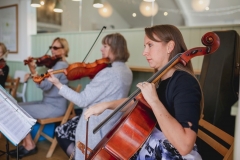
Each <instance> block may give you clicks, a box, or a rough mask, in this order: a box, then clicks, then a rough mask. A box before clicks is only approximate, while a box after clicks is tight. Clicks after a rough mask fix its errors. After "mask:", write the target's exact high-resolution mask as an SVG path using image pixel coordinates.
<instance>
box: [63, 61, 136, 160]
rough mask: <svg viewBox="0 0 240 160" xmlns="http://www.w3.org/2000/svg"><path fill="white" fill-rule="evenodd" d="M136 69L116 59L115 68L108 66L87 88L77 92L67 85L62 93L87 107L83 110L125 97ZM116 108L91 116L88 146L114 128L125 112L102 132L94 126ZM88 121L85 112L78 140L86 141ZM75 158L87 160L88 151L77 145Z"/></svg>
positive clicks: (93, 145) (110, 122) (91, 145)
mask: <svg viewBox="0 0 240 160" xmlns="http://www.w3.org/2000/svg"><path fill="white" fill-rule="evenodd" d="M132 77H133V76H132V72H131V70H130V69H129V68H128V67H127V66H126V64H125V63H123V62H113V63H112V67H106V68H104V69H103V70H101V71H100V72H98V74H97V75H96V76H95V77H94V78H93V79H92V81H91V82H90V83H89V84H88V85H86V87H85V89H84V90H83V91H81V92H80V93H77V92H75V91H73V90H71V89H70V88H68V87H67V86H63V87H62V88H61V89H60V90H59V94H61V95H62V96H64V97H65V98H66V99H68V100H71V101H72V102H73V103H75V104H76V105H78V106H79V107H81V108H82V109H83V113H84V112H85V110H86V109H87V108H88V107H91V106H92V105H94V104H96V103H99V102H106V101H112V100H117V99H121V98H124V97H127V96H128V92H129V90H130V87H131V84H132ZM111 112H112V110H105V111H104V112H103V113H102V114H101V115H99V116H91V117H90V119H89V128H88V129H89V131H88V133H89V134H88V139H89V140H88V147H89V148H91V149H93V148H94V147H95V146H96V145H97V144H98V142H99V141H100V140H101V139H102V138H103V137H104V135H105V134H106V133H108V131H109V130H110V129H111V128H112V127H113V125H114V124H115V122H116V121H117V120H118V119H119V118H120V116H121V113H117V115H116V116H115V117H114V118H112V119H111V120H110V121H109V122H108V123H107V124H106V125H105V126H104V127H103V128H102V129H101V130H100V131H99V132H97V133H96V134H93V132H92V131H93V129H94V128H95V127H96V126H97V125H98V124H99V123H100V122H101V121H103V120H104V119H105V118H106V117H107V116H108V115H109V114H110V113H111ZM85 134H86V120H85V119H84V116H83V115H82V116H81V118H80V120H79V123H78V126H77V130H76V142H77V141H81V142H82V143H84V144H85V138H86V136H85ZM75 159H79V160H80V159H84V154H82V152H81V151H80V150H79V149H78V148H77V149H76V154H75Z"/></svg>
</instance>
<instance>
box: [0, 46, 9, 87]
mask: <svg viewBox="0 0 240 160" xmlns="http://www.w3.org/2000/svg"><path fill="white" fill-rule="evenodd" d="M7 54H8V50H7V48H6V46H5V45H4V44H3V43H1V42H0V85H1V86H2V87H3V88H4V87H5V82H6V80H7V77H8V73H9V67H8V65H7V62H6V61H5V60H4V58H5V57H6V56H7Z"/></svg>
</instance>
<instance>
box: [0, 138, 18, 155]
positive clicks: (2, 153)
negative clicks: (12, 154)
mask: <svg viewBox="0 0 240 160" xmlns="http://www.w3.org/2000/svg"><path fill="white" fill-rule="evenodd" d="M16 147H17V160H19V158H18V145H17V146H16ZM4 154H6V160H9V140H8V139H7V138H6V151H2V150H0V156H3V155H4Z"/></svg>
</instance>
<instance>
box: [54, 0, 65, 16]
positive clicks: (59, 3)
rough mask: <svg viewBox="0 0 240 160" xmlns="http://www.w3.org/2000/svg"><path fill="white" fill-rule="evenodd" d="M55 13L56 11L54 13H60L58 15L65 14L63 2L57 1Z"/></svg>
mask: <svg viewBox="0 0 240 160" xmlns="http://www.w3.org/2000/svg"><path fill="white" fill-rule="evenodd" d="M53 11H54V12H58V13H61V12H63V9H62V4H61V2H60V1H59V0H57V2H56V4H55V7H54V9H53Z"/></svg>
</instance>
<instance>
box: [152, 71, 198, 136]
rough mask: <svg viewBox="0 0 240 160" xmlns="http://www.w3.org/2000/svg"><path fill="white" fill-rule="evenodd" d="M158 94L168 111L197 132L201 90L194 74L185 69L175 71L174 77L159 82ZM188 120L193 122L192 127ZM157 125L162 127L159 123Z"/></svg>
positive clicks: (185, 126) (182, 123) (185, 125)
mask: <svg viewBox="0 0 240 160" xmlns="http://www.w3.org/2000/svg"><path fill="white" fill-rule="evenodd" d="M157 94H158V97H159V99H160V101H161V102H162V103H163V105H164V106H165V107H166V109H167V110H168V112H169V113H170V114H171V115H172V116H173V117H174V118H176V120H177V121H178V122H179V123H180V124H181V125H182V126H183V127H184V128H191V129H192V130H193V131H195V132H196V133H197V130H198V121H199V119H200V102H201V90H200V86H199V83H198V82H197V80H196V79H195V78H194V77H193V76H192V75H190V74H189V73H187V72H184V71H175V72H174V74H173V76H172V77H170V78H168V79H166V80H163V81H161V82H160V83H159V86H158V88H157ZM188 122H191V123H192V126H191V127H190V126H189V125H188ZM156 127H157V128H158V129H160V126H159V125H158V124H157V126H156ZM160 130H161V129H160Z"/></svg>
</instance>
